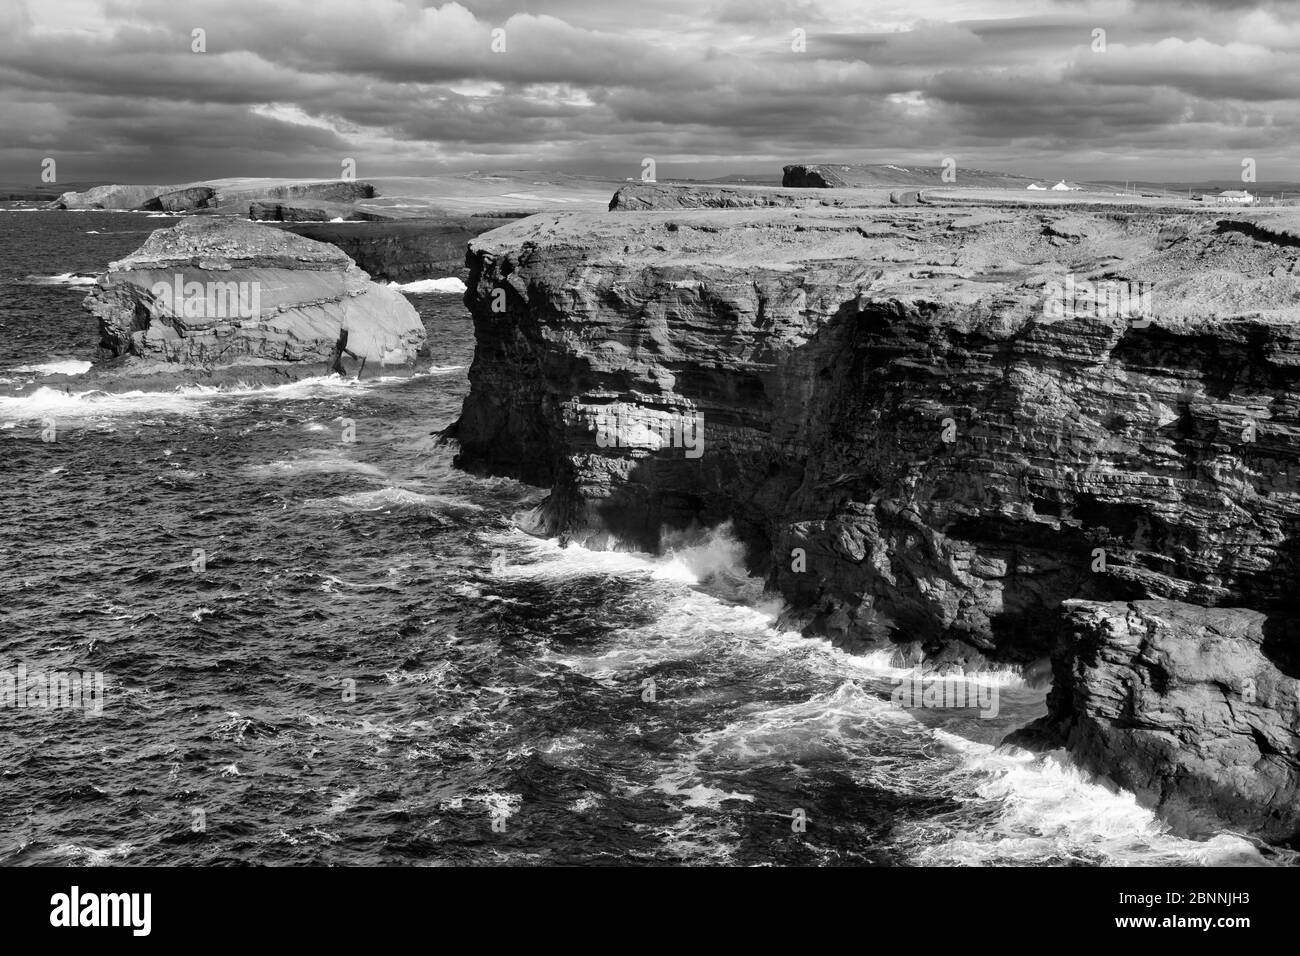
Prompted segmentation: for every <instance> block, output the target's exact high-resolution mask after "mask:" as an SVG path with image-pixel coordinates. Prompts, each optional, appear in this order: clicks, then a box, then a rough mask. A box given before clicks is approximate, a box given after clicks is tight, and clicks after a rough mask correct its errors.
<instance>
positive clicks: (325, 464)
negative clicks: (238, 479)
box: [244, 426, 387, 478]
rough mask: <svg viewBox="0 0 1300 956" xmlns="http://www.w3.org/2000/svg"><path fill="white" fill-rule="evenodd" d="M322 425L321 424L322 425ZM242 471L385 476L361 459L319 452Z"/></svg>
mask: <svg viewBox="0 0 1300 956" xmlns="http://www.w3.org/2000/svg"><path fill="white" fill-rule="evenodd" d="M322 427H323V426H322ZM244 473H245V474H247V475H251V476H253V477H257V478H282V477H284V476H286V475H315V474H356V475H368V476H370V477H373V478H385V477H387V476H386V475H385V474H384V472H383V469H381V468H378V467H377V466H375V465H369V464H366V463H365V462H361V461H352V460H350V459H348V458H339V457H334V456H330V455H329V453H328V452H321V453H320V454H319V456H318V457H316V458H296V459H280V460H277V461H269V462H266V463H264V464H260V465H248V466H247V467H245V468H244Z"/></svg>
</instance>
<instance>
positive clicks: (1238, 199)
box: [1215, 189, 1255, 206]
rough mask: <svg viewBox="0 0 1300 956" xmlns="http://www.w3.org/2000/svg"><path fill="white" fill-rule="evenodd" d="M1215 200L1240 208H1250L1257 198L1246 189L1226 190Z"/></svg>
mask: <svg viewBox="0 0 1300 956" xmlns="http://www.w3.org/2000/svg"><path fill="white" fill-rule="evenodd" d="M1215 198H1216V199H1217V200H1218V201H1219V202H1226V203H1235V204H1237V205H1240V206H1248V205H1250V204H1251V203H1253V202H1254V201H1255V197H1254V196H1252V195H1251V194H1250V193H1249V192H1247V191H1246V190H1244V189H1225V190H1224V191H1223V192H1221V193H1219V195H1218V196H1216V197H1215Z"/></svg>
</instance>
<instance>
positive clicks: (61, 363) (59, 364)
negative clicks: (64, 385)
mask: <svg viewBox="0 0 1300 956" xmlns="http://www.w3.org/2000/svg"><path fill="white" fill-rule="evenodd" d="M93 364H94V363H93V362H87V361H84V360H82V359H60V360H58V361H54V362H42V363H40V364H39V365H19V366H18V367H17V368H13V369H10V371H11V372H36V373H38V374H40V375H84V374H85V373H86V372H89V371H90V367H91V366H92V365H93Z"/></svg>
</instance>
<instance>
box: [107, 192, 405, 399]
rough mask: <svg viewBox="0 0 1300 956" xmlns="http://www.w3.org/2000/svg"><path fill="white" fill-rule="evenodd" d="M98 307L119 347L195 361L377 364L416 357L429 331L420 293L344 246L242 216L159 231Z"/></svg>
mask: <svg viewBox="0 0 1300 956" xmlns="http://www.w3.org/2000/svg"><path fill="white" fill-rule="evenodd" d="M86 306H87V307H88V308H89V309H90V310H91V312H93V313H94V314H95V315H96V316H97V317H98V318H99V323H100V338H101V342H102V345H103V347H104V348H105V349H107V350H108V351H109V352H110V353H111V354H112V355H115V356H131V357H133V358H135V359H138V360H146V361H149V360H151V361H153V362H155V363H167V364H179V365H183V366H213V365H223V366H229V365H246V366H247V365H255V364H259V363H280V364H293V365H296V366H299V367H300V368H301V369H302V370H303V373H304V374H315V373H317V372H319V371H322V370H328V369H330V368H335V369H339V370H354V369H356V368H357V367H358V366H361V365H364V366H365V367H367V368H368V370H369V371H371V372H377V371H379V370H380V369H381V368H385V367H388V368H393V367H400V366H410V365H411V364H412V363H413V362H414V360H415V356H416V351H417V349H418V348H419V347H420V346H421V345H422V344H423V342H424V339H425V331H424V327H423V325H422V324H421V322H420V318H419V315H418V313H417V312H416V311H415V309H414V308H413V307H412V306H411V305H410V303H408V302H407V301H406V300H405V299H404V298H403V297H402V295H401V294H400V293H398V292H396V291H395V290H393V289H390V288H388V287H386V286H381V285H379V284H377V283H374V282H371V281H370V277H369V276H367V275H366V273H364V272H363V271H361V270H360V269H359V268H357V266H356V265H355V264H354V263H353V262H352V260H351V259H349V258H348V257H347V256H346V255H344V254H343V253H342V252H340V251H339V250H338V249H336V248H334V247H333V246H329V245H326V244H324V243H318V242H313V241H312V240H310V239H304V238H302V237H300V236H295V235H292V234H291V233H287V232H284V231H282V230H280V229H276V228H273V227H269V226H259V225H255V224H253V223H249V222H245V221H242V220H236V219H223V218H212V219H192V220H187V221H186V222H183V223H181V224H180V225H178V226H176V227H174V228H171V229H161V230H159V231H157V232H155V233H154V234H153V235H151V236H150V237H149V239H148V240H147V241H146V242H145V244H144V245H143V246H142V247H141V248H140V249H139V250H137V251H136V252H134V253H133V254H131V255H130V256H128V257H127V258H126V259H123V260H121V261H119V262H114V263H112V264H111V265H110V266H109V269H108V272H106V273H105V274H104V275H103V276H101V277H100V279H99V281H98V284H97V285H96V287H95V289H94V290H93V291H92V292H91V294H90V295H89V296H88V297H87V299H86ZM322 366H323V368H321V367H322Z"/></svg>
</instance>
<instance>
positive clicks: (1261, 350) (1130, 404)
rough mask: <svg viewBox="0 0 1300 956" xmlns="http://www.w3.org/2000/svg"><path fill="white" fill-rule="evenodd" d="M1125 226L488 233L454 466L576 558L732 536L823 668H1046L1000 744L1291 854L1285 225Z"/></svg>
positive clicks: (766, 218)
mask: <svg viewBox="0 0 1300 956" xmlns="http://www.w3.org/2000/svg"><path fill="white" fill-rule="evenodd" d="M784 192H786V191H781V192H780V193H777V194H775V197H774V199H775V200H780V199H781V196H782V194H783V193H784ZM627 193H629V194H637V195H645V190H644V189H642V188H641V187H636V188H635V190H628V191H627ZM1131 200H1132V197H1130V198H1129V199H1126V200H1124V201H1123V203H1119V202H1118V201H1117V203H1116V204H1115V205H1113V206H1112V207H1109V208H1108V207H1107V206H1106V205H1105V202H1104V200H1103V199H1101V198H1098V197H1096V196H1094V197H1092V198H1090V199H1089V201H1088V203H1087V204H1081V205H1079V206H1078V207H1068V208H1060V207H1046V206H1045V207H1038V208H1036V207H1034V206H1032V205H1025V204H1016V205H1008V206H1007V207H1006V208H993V207H987V206H966V205H962V204H961V203H960V202H959V201H957V200H953V201H950V202H945V203H942V204H929V205H902V204H897V203H885V204H874V205H864V206H863V207H862V208H835V207H824V206H793V207H787V206H784V205H780V204H778V203H777V202H775V201H774V203H773V205H772V206H770V207H765V208H752V207H750V208H722V209H711V208H698V209H693V208H680V207H678V208H671V207H670V208H664V205H665V201H663V200H660V199H655V201H654V205H655V208H654V209H653V210H651V211H646V212H636V211H632V210H631V209H629V208H625V207H624V204H620V208H619V209H617V210H615V211H610V212H605V213H572V214H562V213H561V214H556V213H548V214H545V215H538V216H534V217H532V218H530V219H527V220H523V221H520V222H518V223H515V224H512V225H509V226H506V227H503V228H501V229H497V230H494V231H492V232H489V233H486V234H484V235H482V236H480V237H478V238H477V239H475V240H474V241H472V242H471V243H470V251H469V268H470V281H469V290H468V291H467V293H466V303H467V304H468V306H469V307H470V309H471V311H472V312H473V315H474V323H475V334H476V339H477V350H476V354H475V359H474V363H473V366H472V369H471V371H470V381H471V391H470V394H469V395H468V397H467V398H466V401H465V405H464V410H463V413H462V416H461V418H460V421H459V422H458V423H457V425H456V426H454V427H453V429H451V430H450V432H449V434H451V435H454V437H456V438H457V439H458V440H459V443H460V452H459V457H458V459H457V460H458V462H459V463H460V464H461V465H462V466H463V467H466V468H468V469H470V470H473V471H476V472H482V473H490V474H497V475H511V476H514V477H517V478H520V479H523V480H526V481H529V482H533V483H536V484H542V485H545V486H548V487H549V488H550V489H551V494H550V497H549V498H548V499H547V501H546V502H545V504H544V505H543V506H542V507H541V508H540V509H539V512H538V513H537V515H536V521H537V527H538V529H539V530H541V531H543V532H546V533H551V534H558V535H562V536H565V537H569V538H572V539H575V540H578V541H582V542H586V543H587V544H589V545H592V546H612V545H613V544H615V543H616V542H618V543H621V544H623V545H632V546H637V547H642V548H654V547H656V546H657V544H658V541H659V536H660V533H661V531H662V530H663V529H669V528H686V527H690V526H712V525H717V524H719V523H721V522H725V521H730V522H731V523H732V524H733V526H734V528H735V529H736V531H737V533H738V534H739V535H740V536H741V537H742V538H743V540H744V541H745V542H746V543H747V544H748V546H749V551H750V560H751V565H752V567H753V568H754V569H755V570H756V571H758V572H759V573H762V574H765V575H766V576H767V580H768V582H769V584H770V585H771V586H772V587H773V588H774V589H776V590H778V591H779V592H780V593H781V594H782V595H783V596H784V597H785V599H786V601H787V602H788V605H789V607H790V608H791V610H792V615H793V619H794V620H797V621H799V622H801V623H802V624H803V626H805V627H806V629H807V630H808V631H810V632H813V633H820V634H825V635H828V636H830V637H831V638H833V639H834V640H836V641H837V642H839V643H842V644H844V645H846V646H849V647H852V648H869V647H889V646H891V644H901V645H903V646H902V647H900V648H899V649H900V650H901V651H905V652H906V653H907V654H908V655H910V656H914V655H915V654H916V653H917V652H923V653H924V654H925V655H926V657H927V658H928V660H929V661H930V662H931V664H932V665H935V666H942V665H963V666H965V667H979V666H983V665H984V664H985V663H986V662H988V661H1009V662H1029V661H1033V660H1035V659H1037V658H1040V657H1042V656H1044V655H1047V654H1049V653H1051V654H1054V655H1055V664H1054V667H1055V671H1056V673H1057V689H1056V691H1055V692H1054V694H1053V696H1052V698H1051V701H1050V706H1051V709H1052V713H1051V714H1050V715H1049V718H1048V719H1047V720H1046V721H1045V722H1044V725H1043V726H1042V727H1039V728H1037V733H1036V736H1035V735H1028V736H1035V739H1036V740H1037V741H1038V742H1039V743H1040V744H1042V745H1043V746H1058V745H1063V744H1064V745H1069V746H1071V747H1072V748H1073V749H1074V752H1075V753H1076V755H1077V756H1078V757H1079V759H1080V760H1082V761H1083V762H1084V764H1085V766H1090V767H1093V768H1095V769H1097V770H1100V771H1104V772H1106V773H1109V774H1111V775H1113V776H1114V777H1115V778H1116V779H1119V780H1122V781H1124V782H1125V785H1127V786H1131V787H1132V788H1133V789H1134V790H1135V791H1136V792H1138V794H1139V795H1140V796H1141V797H1142V799H1144V800H1147V801H1150V802H1152V803H1154V804H1157V805H1159V806H1161V807H1164V808H1167V809H1169V808H1173V807H1175V806H1176V805H1180V804H1181V803H1183V802H1190V803H1191V804H1192V805H1194V806H1197V807H1200V808H1202V809H1203V810H1204V811H1205V812H1207V813H1215V814H1220V815H1221V816H1222V818H1223V819H1227V820H1230V821H1234V822H1237V823H1240V824H1241V825H1242V826H1246V827H1250V828H1252V829H1257V830H1258V831H1259V832H1262V833H1265V834H1267V836H1268V838H1270V839H1277V840H1289V839H1294V838H1296V837H1300V805H1297V803H1296V801H1295V793H1296V789H1295V782H1296V779H1297V774H1298V773H1300V724H1297V716H1296V709H1295V693H1296V684H1295V679H1296V677H1297V676H1300V674H1298V673H1297V669H1296V666H1295V663H1294V662H1295V659H1296V658H1295V654H1296V646H1297V638H1296V636H1295V635H1293V634H1292V631H1291V630H1290V629H1289V627H1288V626H1286V622H1287V621H1288V620H1291V619H1294V618H1296V617H1298V616H1300V603H1298V597H1300V595H1298V594H1297V591H1296V587H1295V582H1296V581H1297V579H1298V573H1300V533H1298V532H1300V274H1298V268H1300V267H1297V257H1298V255H1300V248H1298V247H1297V245H1296V242H1295V239H1294V235H1295V223H1294V222H1293V221H1292V220H1291V219H1289V218H1286V217H1285V216H1284V215H1272V216H1270V215H1267V214H1263V213H1254V212H1248V211H1239V212H1232V213H1227V212H1223V211H1208V210H1200V211H1198V210H1196V209H1195V204H1193V203H1187V204H1185V207H1180V208H1172V209H1171V208H1169V207H1168V204H1166V205H1165V206H1161V207H1159V208H1154V207H1153V208H1150V209H1144V208H1141V206H1140V205H1137V206H1135V205H1134V203H1133V202H1132V201H1131ZM692 201H693V200H692V199H691V198H687V199H686V200H685V201H684V202H683V203H682V204H681V205H682V206H685V205H689V204H690V203H691V202H692ZM931 201H932V202H933V200H931ZM667 202H671V200H667ZM1071 601H1087V602H1093V605H1092V606H1095V607H1097V608H1099V609H1100V610H1098V611H1097V612H1095V613H1096V614H1102V615H1105V616H1107V619H1113V618H1115V617H1116V615H1118V618H1119V620H1121V621H1123V620H1125V619H1126V616H1127V617H1128V618H1130V619H1131V620H1132V622H1133V623H1131V624H1129V625H1126V626H1127V627H1128V628H1129V629H1128V630H1122V629H1121V630H1120V631H1115V630H1114V628H1113V627H1112V626H1111V625H1103V624H1097V623H1087V624H1086V625H1080V624H1079V623H1078V621H1077V620H1076V621H1075V623H1074V624H1072V625H1067V624H1066V623H1064V622H1063V615H1065V614H1066V613H1067V612H1070V613H1076V612H1073V611H1071V610H1070V609H1071V608H1077V607H1078V605H1075V604H1068V603H1067V602H1071ZM1152 601H1155V602H1162V603H1159V604H1150V603H1142V602H1152ZM1129 604H1133V606H1134V610H1133V612H1132V614H1131V615H1130V614H1128V612H1127V611H1125V610H1124V609H1125V608H1127V607H1128V605H1129ZM1117 609H1118V610H1117ZM1211 611H1212V613H1211ZM1076 616H1077V615H1076ZM1143 622H1146V623H1143ZM1082 632H1087V633H1090V634H1093V635H1099V636H1094V637H1092V638H1090V639H1088V640H1083V639H1080V638H1076V639H1072V640H1063V641H1059V642H1058V641H1057V636H1058V635H1060V634H1062V633H1069V634H1076V635H1077V634H1079V633H1082ZM1234 642H1236V643H1237V644H1238V645H1239V647H1240V650H1241V652H1242V655H1243V656H1242V658H1241V661H1242V664H1241V667H1240V668H1237V667H1234V668H1233V669H1232V670H1231V671H1230V672H1229V671H1226V670H1225V671H1223V672H1222V674H1221V680H1218V681H1217V682H1216V681H1214V680H1213V679H1210V678H1209V677H1207V671H1206V670H1205V668H1206V667H1208V668H1209V671H1208V673H1211V674H1212V673H1213V667H1214V665H1213V664H1212V663H1210V664H1206V658H1205V657H1204V655H1206V654H1214V653H1218V652H1219V650H1221V649H1222V648H1224V647H1228V646H1230V645H1232V644H1233V643H1234ZM1215 648H1218V649H1219V650H1215ZM1197 668H1200V669H1199V670H1198V669H1197ZM1247 672H1248V673H1247ZM1247 676H1248V677H1249V678H1250V682H1248V683H1247V682H1244V680H1243V679H1244V678H1245V677H1247ZM1212 694H1219V695H1220V696H1221V697H1222V698H1223V700H1224V701H1226V704H1223V701H1219V700H1218V699H1217V698H1216V701H1215V702H1214V703H1215V706H1214V707H1209V706H1205V707H1202V706H1201V703H1208V698H1205V697H1204V695H1212ZM1247 698H1249V699H1247ZM1220 704H1223V706H1220ZM1229 714H1230V716H1231V720H1229V719H1228V715H1229ZM1215 715H1219V716H1223V717H1224V722H1219V723H1214V726H1213V727H1209V724H1208V723H1207V722H1209V723H1213V722H1215V721H1218V719H1219V718H1218V717H1216V716H1215ZM1251 728H1255V730H1257V731H1258V732H1257V733H1255V732H1254V731H1252V730H1251ZM1202 731H1204V732H1205V733H1206V734H1207V735H1208V736H1206V737H1204V740H1205V741H1206V743H1205V747H1204V748H1203V749H1198V748H1200V744H1199V743H1198V740H1199V739H1201V738H1200V737H1199V736H1198V735H1200V734H1201V733H1202ZM1170 735H1172V736H1170ZM1216 775H1217V776H1216ZM1216 779H1217V780H1221V781H1222V783H1221V785H1220V784H1216V783H1215V780H1216ZM1216 788H1217V789H1216Z"/></svg>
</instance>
